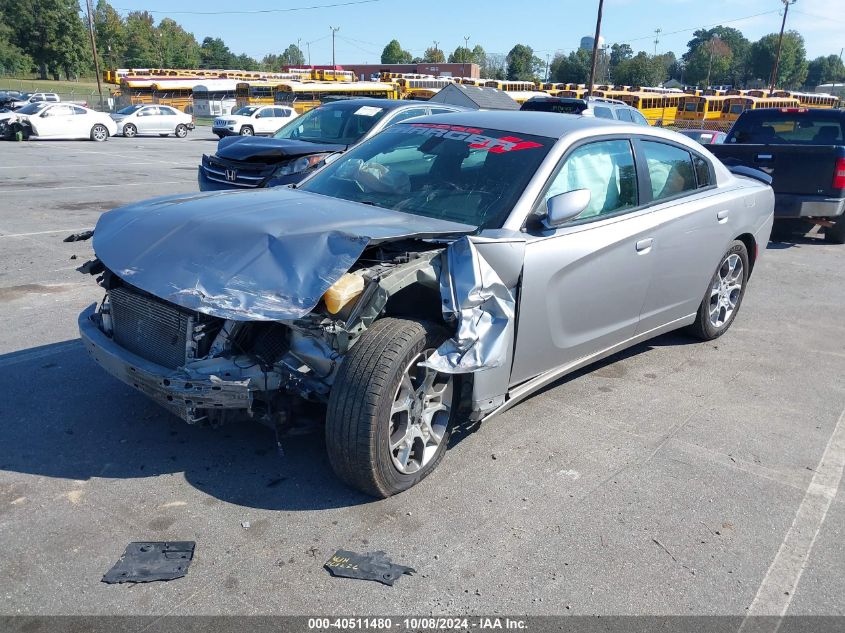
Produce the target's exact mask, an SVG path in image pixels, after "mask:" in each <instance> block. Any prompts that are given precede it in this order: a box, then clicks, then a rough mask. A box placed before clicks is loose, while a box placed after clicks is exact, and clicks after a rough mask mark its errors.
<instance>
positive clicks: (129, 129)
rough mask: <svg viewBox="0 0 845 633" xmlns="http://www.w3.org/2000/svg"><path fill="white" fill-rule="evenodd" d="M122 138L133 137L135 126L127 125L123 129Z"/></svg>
mask: <svg viewBox="0 0 845 633" xmlns="http://www.w3.org/2000/svg"><path fill="white" fill-rule="evenodd" d="M123 136H128V137H129V138H132V137H133V136H135V126H133V125H127V126H126V127H125V128H123Z"/></svg>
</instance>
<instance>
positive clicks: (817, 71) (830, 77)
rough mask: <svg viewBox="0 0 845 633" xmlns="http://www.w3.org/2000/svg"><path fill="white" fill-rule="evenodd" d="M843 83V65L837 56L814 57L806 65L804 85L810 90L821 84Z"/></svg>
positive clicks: (844, 72) (844, 68)
mask: <svg viewBox="0 0 845 633" xmlns="http://www.w3.org/2000/svg"><path fill="white" fill-rule="evenodd" d="M843 81H845V65H843V63H842V59H841V58H840V57H839V56H838V55H828V56H827V57H816V58H815V59H814V60H813V61H811V62H810V63H809V64H808V65H807V79H806V80H805V83H806V85H807V86H809V87H811V88H812V87H815V86H820V85H821V84H826V83H833V82H837V83H838V82H843Z"/></svg>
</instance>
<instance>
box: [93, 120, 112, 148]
mask: <svg viewBox="0 0 845 633" xmlns="http://www.w3.org/2000/svg"><path fill="white" fill-rule="evenodd" d="M108 137H109V131H108V129H106V126H105V125H102V124H100V123H97V125H95V126H94V127H92V128H91V140H92V141H97V142H98V143H102V142H103V141H105V140H106V139H107V138H108Z"/></svg>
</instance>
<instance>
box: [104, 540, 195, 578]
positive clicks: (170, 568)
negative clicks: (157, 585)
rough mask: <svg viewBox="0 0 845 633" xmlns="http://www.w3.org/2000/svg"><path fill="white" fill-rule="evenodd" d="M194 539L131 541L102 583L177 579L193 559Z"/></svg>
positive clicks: (183, 573)
mask: <svg viewBox="0 0 845 633" xmlns="http://www.w3.org/2000/svg"><path fill="white" fill-rule="evenodd" d="M195 547H196V543H195V542H194V541H170V542H167V543H130V544H129V545H127V546H126V551H124V552H123V556H121V557H120V560H118V561H117V562H116V563H115V564H114V567H112V568H111V569H110V570H109V571H108V572H106V575H105V576H103V582H105V583H109V584H113V583H122V582H153V581H155V580H174V579H175V578H181V577H182V576H184V575H185V574H187V573H188V566H189V565H190V564H191V561H192V560H193V558H194V548H195Z"/></svg>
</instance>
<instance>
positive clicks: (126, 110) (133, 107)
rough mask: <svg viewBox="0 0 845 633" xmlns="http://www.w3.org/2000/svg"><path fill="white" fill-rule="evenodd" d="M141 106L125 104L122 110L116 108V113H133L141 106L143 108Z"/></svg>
mask: <svg viewBox="0 0 845 633" xmlns="http://www.w3.org/2000/svg"><path fill="white" fill-rule="evenodd" d="M143 107H144V106H142V105H131V106H126V107H125V108H123V109H122V110H118V111H117V113H118V114H133V113H135V112H137V111H138V110H140V109H141V108H143Z"/></svg>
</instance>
